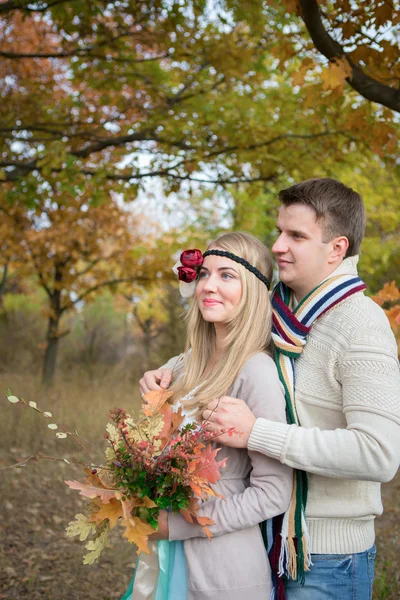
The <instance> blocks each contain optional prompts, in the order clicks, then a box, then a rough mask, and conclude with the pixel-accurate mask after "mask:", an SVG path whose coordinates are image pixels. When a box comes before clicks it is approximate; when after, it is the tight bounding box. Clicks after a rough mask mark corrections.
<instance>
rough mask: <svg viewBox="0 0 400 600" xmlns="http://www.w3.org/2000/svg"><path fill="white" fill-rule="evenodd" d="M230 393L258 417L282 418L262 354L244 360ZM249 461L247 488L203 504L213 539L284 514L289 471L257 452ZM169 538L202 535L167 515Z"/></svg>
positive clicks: (269, 363)
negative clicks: (239, 398) (210, 522)
mask: <svg viewBox="0 0 400 600" xmlns="http://www.w3.org/2000/svg"><path fill="white" fill-rule="evenodd" d="M231 395H233V396H234V397H235V396H236V397H241V398H242V399H243V400H245V402H247V404H248V405H249V407H250V408H251V410H252V411H253V413H254V414H255V415H256V416H257V417H265V418H268V419H271V420H272V421H275V420H276V421H282V422H284V421H285V420H286V417H285V402H284V395H283V388H282V385H281V383H280V381H279V378H278V373H277V370H276V367H275V364H274V361H273V360H272V359H271V358H270V357H269V356H267V355H266V354H262V353H259V354H256V355H254V356H253V357H251V358H250V359H249V361H248V362H247V363H246V365H245V366H244V368H243V370H242V372H241V373H240V375H239V376H238V378H237V379H236V381H235V384H234V386H233V389H232V392H231ZM248 455H249V458H250V462H251V472H250V478H249V487H247V488H246V489H245V490H244V491H243V492H241V493H236V494H233V495H232V496H227V497H226V498H212V499H210V500H208V501H206V502H204V503H203V504H202V505H201V507H200V509H199V515H200V516H205V517H209V518H211V519H212V520H213V521H214V525H211V526H210V527H209V529H210V531H211V533H212V535H213V536H220V535H223V534H225V533H228V532H231V531H235V530H239V529H245V528H248V527H252V526H254V525H257V524H258V523H261V522H262V521H264V520H266V519H269V518H270V517H273V516H276V515H278V514H281V513H282V512H284V511H285V510H286V509H287V507H288V506H289V502H290V497H291V492H292V469H290V468H289V467H287V466H285V465H282V464H280V463H279V461H277V460H275V459H272V458H269V457H267V456H265V455H262V454H260V453H258V452H248ZM168 524H169V539H170V540H185V539H189V538H193V537H204V533H203V530H202V528H201V527H200V526H199V525H192V524H190V523H187V521H186V520H185V519H184V518H183V517H182V516H181V515H179V514H169V516H168Z"/></svg>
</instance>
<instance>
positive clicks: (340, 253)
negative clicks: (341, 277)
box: [328, 235, 349, 264]
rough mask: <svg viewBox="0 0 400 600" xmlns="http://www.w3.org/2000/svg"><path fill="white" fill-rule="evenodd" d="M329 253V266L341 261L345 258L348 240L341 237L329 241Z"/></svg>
mask: <svg viewBox="0 0 400 600" xmlns="http://www.w3.org/2000/svg"><path fill="white" fill-rule="evenodd" d="M330 244H331V248H332V249H331V252H330V254H329V258H328V262H329V263H330V264H332V263H335V262H338V261H341V260H343V259H344V257H345V256H346V252H347V248H348V247H349V240H348V239H347V237H346V236H344V235H342V236H340V237H337V238H333V240H331V241H330Z"/></svg>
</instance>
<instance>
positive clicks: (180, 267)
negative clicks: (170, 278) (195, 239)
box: [172, 248, 204, 298]
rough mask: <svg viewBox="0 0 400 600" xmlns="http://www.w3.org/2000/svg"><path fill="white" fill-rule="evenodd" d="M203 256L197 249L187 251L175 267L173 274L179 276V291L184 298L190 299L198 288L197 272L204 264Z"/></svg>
mask: <svg viewBox="0 0 400 600" xmlns="http://www.w3.org/2000/svg"><path fill="white" fill-rule="evenodd" d="M203 260H204V259H203V254H202V252H201V251H200V250H197V248H191V249H190V250H185V251H184V252H182V254H181V256H180V260H179V261H178V262H177V263H176V264H175V265H174V267H173V269H172V270H173V272H174V273H175V274H176V275H178V279H179V291H180V293H181V296H182V297H183V298H190V297H191V296H193V294H194V290H195V287H196V278H197V270H198V268H199V267H201V265H202V264H203Z"/></svg>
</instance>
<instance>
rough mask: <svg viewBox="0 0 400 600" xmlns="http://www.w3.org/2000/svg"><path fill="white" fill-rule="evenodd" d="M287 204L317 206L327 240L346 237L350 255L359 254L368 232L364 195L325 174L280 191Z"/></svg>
mask: <svg viewBox="0 0 400 600" xmlns="http://www.w3.org/2000/svg"><path fill="white" fill-rule="evenodd" d="M279 199H280V201H281V203H282V204H283V206H290V205H291V204H305V205H306V206H310V207H311V208H313V209H314V211H315V214H316V218H317V220H321V221H322V224H323V230H324V242H328V241H330V240H332V239H333V238H335V237H339V236H342V235H344V236H346V237H347V239H348V240H349V247H348V249H347V252H346V256H354V255H355V254H359V252H360V245H361V242H362V239H363V237H364V232H365V208H364V202H363V199H362V197H361V196H360V194H357V192H355V191H354V190H352V189H351V188H350V187H347V185H344V183H341V182H340V181H336V179H330V178H329V177H323V178H318V179H308V180H307V181H302V182H300V183H296V184H295V185H292V186H290V187H288V188H286V189H285V190H281V191H280V192H279Z"/></svg>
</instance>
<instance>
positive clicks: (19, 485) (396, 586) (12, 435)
mask: <svg viewBox="0 0 400 600" xmlns="http://www.w3.org/2000/svg"><path fill="white" fill-rule="evenodd" d="M7 387H10V388H11V389H12V391H13V393H15V394H17V395H22V396H23V397H24V398H25V399H26V400H35V401H36V402H37V403H38V405H39V406H40V407H41V408H43V409H44V410H50V411H51V412H52V413H53V414H54V415H57V416H59V420H60V421H61V422H62V423H63V424H65V425H67V426H69V427H71V429H73V428H75V427H76V428H77V429H78V430H79V433H80V434H81V435H82V436H83V437H85V438H88V439H91V440H93V441H95V442H96V444H97V449H95V452H97V457H99V458H100V457H101V452H100V450H101V448H102V439H101V438H102V434H103V432H104V426H105V424H106V422H107V416H106V415H107V412H108V411H109V409H110V408H113V407H115V406H123V407H125V408H128V407H130V406H136V407H137V406H138V403H139V397H138V395H137V392H135V391H134V390H133V386H132V383H131V382H130V381H129V380H125V379H124V377H119V378H118V381H117V383H116V381H115V379H111V378H108V379H103V380H102V381H98V382H97V384H94V383H89V382H84V381H81V382H80V383H79V385H78V384H77V383H75V382H72V383H68V382H63V383H58V385H57V388H56V390H55V391H52V392H50V393H45V392H43V390H42V389H41V387H40V385H39V384H38V383H37V382H36V381H35V380H33V379H32V378H29V377H22V376H19V377H17V376H15V375H13V376H12V377H11V376H6V375H2V376H1V377H0V390H5V389H7ZM0 406H1V409H0V410H1V412H0V444H1V450H0V466H5V465H8V464H12V463H15V462H17V461H19V460H20V459H23V458H25V457H26V456H27V455H29V454H36V453H46V454H49V455H52V456H59V457H68V458H71V457H75V458H76V459H79V458H81V459H82V458H83V455H82V453H80V452H78V453H77V451H76V448H75V447H74V446H73V445H71V443H70V442H69V441H68V440H56V439H55V438H54V432H51V431H50V430H49V429H47V427H46V425H47V423H48V421H46V420H45V419H44V418H43V417H41V415H39V414H37V413H35V412H34V411H32V410H26V409H23V408H22V407H21V406H12V405H10V404H9V403H8V402H6V401H4V402H1V400H0ZM80 477H81V470H80V468H79V467H76V466H73V465H67V464H66V463H57V462H53V461H39V462H32V463H30V464H29V465H28V466H27V467H25V468H23V469H12V470H2V471H0V497H1V512H0V600H6V599H7V600H14V599H15V600H17V599H18V600H24V599H27V600H28V599H29V600H114V599H118V598H120V597H121V595H122V594H123V592H124V591H125V589H126V587H127V585H128V582H129V580H130V577H131V575H132V572H133V568H134V564H135V550H134V548H133V547H132V546H131V545H129V544H128V543H127V542H125V541H124V540H123V538H122V536H121V535H120V534H119V532H117V531H116V532H115V535H114V536H113V545H112V548H110V549H108V550H106V551H105V552H104V554H103V557H102V559H101V561H100V562H99V564H97V565H94V566H84V565H82V554H83V549H84V548H83V544H82V543H81V542H79V541H74V540H71V539H69V538H67V537H66V536H65V533H64V530H65V526H66V524H67V523H68V521H69V520H70V519H72V518H73V516H74V515H75V513H76V512H80V511H81V507H82V504H83V502H82V500H81V498H80V496H78V494H77V492H74V491H72V490H70V489H68V488H67V487H66V486H65V484H64V480H65V479H74V478H80ZM399 493H400V477H399V476H397V478H396V479H395V480H394V481H392V482H391V483H390V484H387V485H385V486H383V498H384V506H385V513H384V515H383V517H381V518H380V519H378V520H377V546H378V560H377V565H376V584H375V590H374V600H398V599H399V598H400V578H399V573H398V569H397V557H398V541H399V533H400V523H399V514H400V508H399V505H398V497H399ZM310 600H312V599H310Z"/></svg>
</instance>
